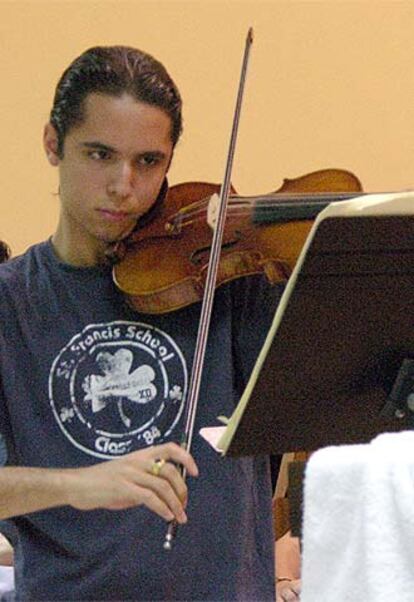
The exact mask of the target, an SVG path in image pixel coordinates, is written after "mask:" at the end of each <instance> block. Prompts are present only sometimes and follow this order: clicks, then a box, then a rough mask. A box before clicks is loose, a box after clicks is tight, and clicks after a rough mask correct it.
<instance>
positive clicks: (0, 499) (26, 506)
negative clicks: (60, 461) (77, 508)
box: [0, 466, 71, 519]
mask: <svg viewBox="0 0 414 602" xmlns="http://www.w3.org/2000/svg"><path fill="white" fill-rule="evenodd" d="M70 472H71V471H70V470H59V469H51V468H25V467H12V466H10V467H9V466H6V467H4V468H1V469H0V519H4V518H10V517H12V516H17V515H20V514H28V513H30V512H36V511H37V510H44V509H46V508H52V507H54V506H62V505H64V504H67V503H68V499H69V497H68V492H69V481H70Z"/></svg>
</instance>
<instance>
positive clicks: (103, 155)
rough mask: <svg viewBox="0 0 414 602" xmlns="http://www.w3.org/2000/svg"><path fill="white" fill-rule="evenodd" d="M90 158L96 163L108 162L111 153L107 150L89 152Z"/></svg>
mask: <svg viewBox="0 0 414 602" xmlns="http://www.w3.org/2000/svg"><path fill="white" fill-rule="evenodd" d="M88 157H90V158H91V159H93V160H94V161H108V160H109V159H110V158H111V153H110V152H109V151H107V150H102V149H99V150H92V151H89V152H88Z"/></svg>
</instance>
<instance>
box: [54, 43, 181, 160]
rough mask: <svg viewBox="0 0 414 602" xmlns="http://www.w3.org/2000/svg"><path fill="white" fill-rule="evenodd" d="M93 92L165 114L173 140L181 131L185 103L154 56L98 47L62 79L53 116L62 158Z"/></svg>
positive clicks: (116, 47) (77, 61)
mask: <svg viewBox="0 0 414 602" xmlns="http://www.w3.org/2000/svg"><path fill="white" fill-rule="evenodd" d="M93 92H96V93H101V94H108V95H110V96H121V95H122V94H124V93H128V94H130V95H131V96H132V97H133V98H135V99H136V100H137V101H140V102H144V103H146V104H149V105H152V106H155V107H158V108H160V109H161V110H163V111H164V112H165V113H166V114H167V115H168V116H169V117H170V118H171V140H172V143H173V145H174V146H175V144H176V143H177V141H178V139H179V137H180V134H181V131H182V114H181V110H182V101H181V96H180V93H179V91H178V88H177V87H176V85H175V83H174V82H173V80H172V79H171V77H170V76H169V74H168V72H167V71H166V69H165V67H164V66H163V65H162V64H161V63H160V62H159V61H157V60H156V59H155V58H153V57H152V56H151V55H149V54H147V53H145V52H142V51H141V50H137V49H135V48H130V47H129V46H95V47H93V48H90V49H89V50H86V51H85V52H83V53H82V54H81V55H80V56H79V57H78V58H76V59H75V60H74V61H73V62H72V63H71V64H70V65H69V67H68V68H67V69H66V71H65V72H64V73H63V75H62V77H61V78H60V80H59V82H58V84H57V87H56V92H55V97H54V100H53V107H52V110H51V113H50V122H51V124H52V125H53V126H54V128H55V129H56V131H57V135H58V149H57V152H58V156H59V157H60V158H63V153H64V142H65V136H66V134H67V133H68V132H69V130H70V129H71V128H73V127H75V126H77V125H80V124H81V123H82V121H83V119H84V100H85V98H86V97H87V96H88V95H89V94H92V93H93Z"/></svg>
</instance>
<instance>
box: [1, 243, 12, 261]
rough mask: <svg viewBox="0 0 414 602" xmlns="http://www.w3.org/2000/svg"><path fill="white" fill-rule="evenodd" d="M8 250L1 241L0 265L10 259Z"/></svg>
mask: <svg viewBox="0 0 414 602" xmlns="http://www.w3.org/2000/svg"><path fill="white" fill-rule="evenodd" d="M10 254H11V253H10V248H9V246H8V245H7V244H6V243H5V242H4V241H2V240H0V263H3V262H4V261H7V259H9V257H10Z"/></svg>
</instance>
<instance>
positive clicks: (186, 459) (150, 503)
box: [0, 443, 198, 523]
mask: <svg viewBox="0 0 414 602" xmlns="http://www.w3.org/2000/svg"><path fill="white" fill-rule="evenodd" d="M158 458H160V459H163V460H165V461H166V463H165V464H164V466H163V467H162V470H161V472H160V474H159V475H158V476H154V474H153V473H152V472H151V468H152V465H153V462H154V460H155V459H158ZM173 463H176V464H182V465H183V466H184V467H185V468H186V469H187V471H188V474H189V475H191V476H197V474H198V470H197V466H196V464H195V462H194V460H193V459H192V457H191V456H190V454H188V453H187V452H186V451H184V450H183V449H182V448H181V447H179V446H178V445H176V444H175V443H167V444H165V445H159V446H155V447H150V448H148V449H145V450H140V451H136V452H132V453H130V454H128V455H126V456H124V457H122V458H118V459H116V460H112V461H110V462H102V463H100V464H96V465H94V466H90V467H87V468H74V469H48V468H26V467H5V468H1V469H0V519H3V518H9V517H11V516H17V515H20V514H27V513H30V512H36V511H37V510H44V509H46V508H53V507H56V506H63V505H67V504H68V505H70V506H73V507H74V508H78V509H80V510H93V509H96V508H106V509H109V510H121V509H125V508H130V507H132V506H140V505H144V506H146V507H147V508H149V509H150V510H152V511H153V512H155V513H156V514H158V515H159V516H161V517H163V518H164V519H165V520H168V521H169V520H172V519H173V518H175V519H176V520H177V521H178V522H179V523H183V522H186V520H187V518H186V515H185V512H184V508H185V505H186V500H187V487H186V485H185V483H184V481H183V479H182V477H181V475H180V473H179V471H178V470H177V468H176V467H175V466H174V464H173Z"/></svg>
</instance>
